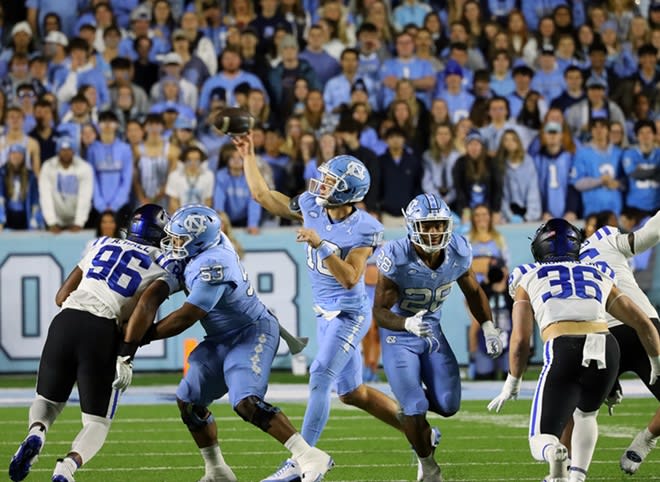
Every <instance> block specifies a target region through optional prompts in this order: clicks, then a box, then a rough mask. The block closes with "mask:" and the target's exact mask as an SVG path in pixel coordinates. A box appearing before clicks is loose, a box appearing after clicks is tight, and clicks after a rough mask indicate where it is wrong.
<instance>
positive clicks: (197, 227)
mask: <svg viewBox="0 0 660 482" xmlns="http://www.w3.org/2000/svg"><path fill="white" fill-rule="evenodd" d="M183 227H184V228H186V231H188V232H189V233H190V234H194V235H195V236H199V235H200V234H202V233H203V232H204V231H206V227H207V226H206V217H205V216H202V215H201V214H191V215H189V216H187V217H186V219H185V220H184V221H183Z"/></svg>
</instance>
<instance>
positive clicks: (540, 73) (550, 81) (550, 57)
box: [530, 45, 565, 104]
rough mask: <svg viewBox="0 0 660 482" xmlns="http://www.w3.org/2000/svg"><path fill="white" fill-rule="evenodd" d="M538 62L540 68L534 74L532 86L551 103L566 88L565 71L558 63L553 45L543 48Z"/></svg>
mask: <svg viewBox="0 0 660 482" xmlns="http://www.w3.org/2000/svg"><path fill="white" fill-rule="evenodd" d="M538 64H539V68H538V69H537V71H536V73H535V74H534V78H533V79H532V82H531V84H530V88H531V89H532V90H536V91H537V92H539V93H540V94H541V95H542V96H543V98H544V99H545V101H546V102H547V103H548V104H550V103H552V101H553V100H554V99H555V98H557V97H559V96H560V95H561V93H562V91H563V90H564V88H565V84H564V76H563V71H562V70H560V69H559V66H558V65H557V61H556V60H555V49H554V47H553V46H552V45H546V46H544V47H543V48H542V49H541V52H540V56H539V59H538Z"/></svg>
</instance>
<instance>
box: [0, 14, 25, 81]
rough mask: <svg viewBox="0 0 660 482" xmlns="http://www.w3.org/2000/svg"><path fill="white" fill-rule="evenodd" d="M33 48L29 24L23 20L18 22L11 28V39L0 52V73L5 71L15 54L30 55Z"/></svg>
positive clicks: (3, 73)
mask: <svg viewBox="0 0 660 482" xmlns="http://www.w3.org/2000/svg"><path fill="white" fill-rule="evenodd" d="M32 50H33V31H32V29H31V28H30V25H29V24H28V23H27V22H25V21H23V22H18V23H17V24H16V25H14V27H13V28H12V29H11V40H10V41H9V44H8V45H7V46H6V47H5V48H4V49H3V50H2V53H0V74H2V75H3V76H4V75H5V74H6V73H7V64H8V63H9V62H10V59H11V58H12V57H14V56H15V55H21V56H25V57H28V58H29V57H30V55H32Z"/></svg>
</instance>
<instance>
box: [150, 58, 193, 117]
mask: <svg viewBox="0 0 660 482" xmlns="http://www.w3.org/2000/svg"><path fill="white" fill-rule="evenodd" d="M161 66H162V67H161V71H162V76H161V78H160V81H159V82H157V83H156V84H154V85H153V87H152V88H151V91H150V96H151V100H152V102H159V101H162V100H163V99H164V98H166V96H165V95H164V94H165V92H164V90H163V82H164V81H165V79H168V80H171V79H174V80H175V81H176V85H177V88H178V91H179V96H178V97H177V98H169V99H166V100H172V101H176V102H177V103H179V104H184V105H186V106H187V107H188V108H189V109H191V110H193V111H194V110H195V109H197V103H198V91H197V85H195V84H194V83H192V82H190V81H189V80H187V79H185V78H182V66H183V60H182V59H181V57H180V56H179V54H177V53H175V52H170V53H169V54H167V55H164V56H163V57H162V60H161Z"/></svg>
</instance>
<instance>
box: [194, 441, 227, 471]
mask: <svg viewBox="0 0 660 482" xmlns="http://www.w3.org/2000/svg"><path fill="white" fill-rule="evenodd" d="M199 451H200V452H201V454H202V458H203V459H204V467H205V468H206V472H207V473H210V472H213V469H214V468H215V467H218V466H220V465H227V464H226V463H225V458H224V457H223V456H222V452H220V446H219V445H218V444H215V445H211V446H210V447H204V448H202V449H199Z"/></svg>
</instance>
